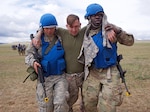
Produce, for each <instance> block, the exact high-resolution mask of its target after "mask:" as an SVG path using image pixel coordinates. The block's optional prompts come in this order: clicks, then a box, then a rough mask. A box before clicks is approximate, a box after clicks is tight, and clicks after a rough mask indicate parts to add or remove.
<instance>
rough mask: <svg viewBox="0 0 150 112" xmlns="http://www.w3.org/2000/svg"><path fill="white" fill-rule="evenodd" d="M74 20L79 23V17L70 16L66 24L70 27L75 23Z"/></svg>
mask: <svg viewBox="0 0 150 112" xmlns="http://www.w3.org/2000/svg"><path fill="white" fill-rule="evenodd" d="M75 20H79V21H80V19H79V17H78V16H77V15H75V14H70V15H68V17H67V24H68V25H70V26H72V24H73V23H74V22H75Z"/></svg>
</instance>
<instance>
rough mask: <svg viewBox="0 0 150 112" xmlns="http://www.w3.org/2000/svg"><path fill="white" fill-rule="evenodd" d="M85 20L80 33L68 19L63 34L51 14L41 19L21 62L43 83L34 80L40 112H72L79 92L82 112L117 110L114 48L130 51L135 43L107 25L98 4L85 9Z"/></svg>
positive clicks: (75, 19) (74, 21)
mask: <svg viewBox="0 0 150 112" xmlns="http://www.w3.org/2000/svg"><path fill="white" fill-rule="evenodd" d="M84 17H85V19H86V20H88V24H87V25H86V26H84V27H83V28H81V23H80V19H79V17H78V16H77V15H75V14H70V15H68V17H67V19H66V22H67V25H66V28H67V29H64V28H61V27H59V26H58V24H57V20H56V17H55V16H54V15H53V14H51V13H46V14H43V15H42V16H41V18H40V26H39V29H38V32H37V33H36V35H35V39H34V40H33V41H32V44H30V45H29V46H28V48H27V50H26V57H25V63H26V64H27V65H28V66H32V67H33V68H34V70H35V72H36V73H37V74H38V72H39V71H38V68H42V75H43V77H44V81H45V82H44V83H41V82H40V79H39V78H38V79H37V87H36V96H37V101H38V104H39V112H73V105H74V104H75V102H76V101H77V100H78V98H79V97H78V95H79V91H80V90H81V105H80V111H81V112H116V107H117V106H120V105H121V104H122V101H123V89H122V88H123V85H122V83H121V81H120V75H119V72H118V69H117V67H116V63H117V56H118V54H117V43H118V42H119V43H120V44H123V45H126V46H131V45H133V43H134V37H133V35H132V34H129V33H126V32H125V31H124V30H123V29H122V28H120V27H118V26H116V25H114V24H111V23H109V22H108V21H107V16H106V14H105V12H104V9H103V7H102V6H101V5H100V4H97V3H93V4H90V5H88V6H87V8H86V14H85V16H84ZM33 48H36V49H37V52H38V54H39V55H40V57H41V58H40V61H39V60H37V59H36V58H35V51H34V50H33ZM43 84H44V86H43ZM45 95H46V96H45ZM45 97H47V98H48V100H47V101H44V100H43V99H44V98H45Z"/></svg>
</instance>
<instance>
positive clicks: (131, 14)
mask: <svg viewBox="0 0 150 112" xmlns="http://www.w3.org/2000/svg"><path fill="white" fill-rule="evenodd" d="M94 2H95V3H99V4H101V5H102V6H103V8H104V11H105V13H106V15H107V16H108V20H109V22H111V23H114V24H116V25H118V26H120V27H122V28H123V29H124V30H126V31H127V32H130V33H133V34H134V35H135V38H136V39H150V33H149V32H150V31H149V29H150V25H148V23H149V20H150V12H149V10H150V8H149V4H150V1H148V0H142V1H141V0H73V1H71V0H32V1H31V0H5V1H3V2H1V4H0V10H1V11H0V26H1V30H0V43H1V42H8V43H10V42H14V41H26V40H29V35H30V33H35V32H36V30H37V28H38V25H39V19H40V16H41V15H42V14H44V13H47V12H49V13H52V14H54V15H55V16H56V18H57V21H58V24H59V26H61V27H65V25H66V17H67V15H68V14H70V13H74V14H77V15H78V16H79V17H80V20H81V23H82V26H84V25H86V24H87V20H85V19H84V15H85V10H86V7H87V6H88V5H89V4H90V3H94Z"/></svg>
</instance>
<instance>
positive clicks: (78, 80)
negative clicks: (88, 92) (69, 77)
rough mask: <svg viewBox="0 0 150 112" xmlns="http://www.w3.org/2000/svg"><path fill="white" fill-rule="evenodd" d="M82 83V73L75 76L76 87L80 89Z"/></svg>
mask: <svg viewBox="0 0 150 112" xmlns="http://www.w3.org/2000/svg"><path fill="white" fill-rule="evenodd" d="M83 81H84V73H81V74H80V75H78V76H76V84H77V86H78V87H81V86H82V84H83Z"/></svg>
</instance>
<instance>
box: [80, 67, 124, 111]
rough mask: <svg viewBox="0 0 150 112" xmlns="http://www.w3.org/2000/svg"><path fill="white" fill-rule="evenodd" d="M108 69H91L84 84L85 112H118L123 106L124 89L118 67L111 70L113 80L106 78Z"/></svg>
mask: <svg viewBox="0 0 150 112" xmlns="http://www.w3.org/2000/svg"><path fill="white" fill-rule="evenodd" d="M106 73H107V69H105V70H103V69H101V70H98V69H91V70H90V73H89V76H88V77H87V80H85V81H84V82H83V98H84V104H85V105H84V106H85V112H116V106H119V105H121V104H122V100H123V94H122V93H123V91H122V90H123V89H122V87H123V86H122V83H121V81H120V75H119V73H118V70H117V68H116V67H113V69H111V80H109V81H108V78H107V76H106Z"/></svg>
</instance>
